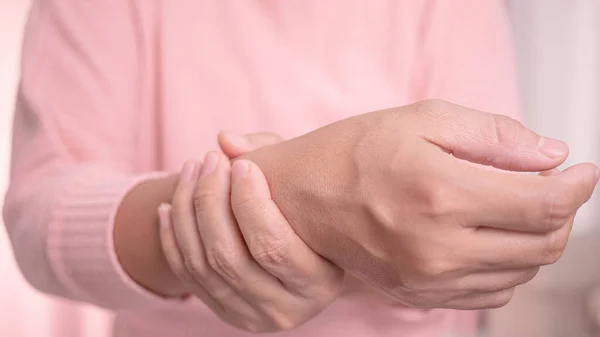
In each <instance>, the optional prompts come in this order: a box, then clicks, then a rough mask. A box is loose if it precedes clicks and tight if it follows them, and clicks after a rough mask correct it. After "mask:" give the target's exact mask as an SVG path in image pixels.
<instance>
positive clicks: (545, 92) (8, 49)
mask: <svg viewBox="0 0 600 337" xmlns="http://www.w3.org/2000/svg"><path fill="white" fill-rule="evenodd" d="M472 1H484V0H472ZM507 4H508V8H509V11H510V17H511V20H512V22H513V26H514V36H515V44H516V48H517V59H518V62H519V72H520V81H521V83H520V84H521V91H522V98H523V107H524V111H525V123H526V124H527V125H528V126H529V127H531V128H533V129H534V130H536V131H538V132H540V133H542V134H544V135H547V136H550V137H555V138H559V139H563V140H565V141H566V142H567V143H568V144H569V145H570V148H571V155H570V157H569V161H568V162H567V163H566V164H567V165H568V164H570V163H574V162H581V161H592V162H595V163H596V164H600V135H599V132H600V1H598V0H510V1H508V2H507ZM28 6H29V4H28V1H25V0H1V1H0V191H4V190H5V189H6V187H7V181H8V167H9V157H10V134H11V133H10V125H11V122H12V108H13V104H14V96H15V95H14V94H15V88H16V84H17V80H18V66H19V52H20V38H21V33H22V28H23V25H24V22H25V18H26V14H27V10H28ZM599 194H600V193H596V195H595V196H594V197H593V198H592V200H591V201H590V202H589V203H588V204H587V205H586V206H585V208H584V209H582V210H581V211H580V212H579V214H578V217H577V221H576V225H575V230H574V233H573V237H572V239H571V241H570V243H569V246H568V248H567V251H566V252H565V255H564V256H563V258H562V259H561V261H560V262H559V263H557V264H556V265H553V266H551V267H547V268H544V269H542V271H541V272H540V274H539V275H538V277H536V279H534V281H533V282H531V283H530V284H528V285H526V286H523V287H521V288H519V289H518V290H517V292H516V295H515V298H514V299H513V301H512V302H511V303H510V304H509V305H508V306H506V307H504V308H502V309H498V310H493V311H490V312H489V313H488V314H487V316H486V317H487V318H486V325H487V329H488V331H489V335H490V336H492V337H517V336H518V337H521V336H523V337H533V336H535V337H592V336H600V329H598V327H600V318H598V321H596V319H595V317H594V315H590V311H589V310H587V309H586V308H587V307H588V306H589V305H590V304H594V303H591V302H592V298H591V296H590V294H591V292H592V290H594V288H595V287H596V286H598V287H600V262H598V258H599V257H600V196H599ZM0 202H1V200H0ZM0 221H1V220H0ZM0 227H1V229H0V275H1V277H0V336H1V337H9V336H10V337H30V336H47V337H71V336H72V337H75V336H77V337H108V336H110V334H109V332H110V321H111V316H110V315H109V314H107V313H104V312H102V311H100V310H98V309H95V308H91V307H89V306H80V305H74V304H70V303H66V302H63V301H58V300H54V299H50V298H48V297H46V296H43V295H40V294H38V293H37V292H35V291H34V290H32V289H31V288H30V287H29V286H28V285H27V284H26V283H25V281H24V280H23V279H22V277H21V275H20V273H19V271H18V269H17V267H16V265H15V263H14V261H13V258H12V253H11V248H10V244H9V242H8V238H7V236H6V232H5V230H4V227H3V226H0ZM598 304H599V305H600V303H598ZM32 317H35V321H32V320H31V318H32Z"/></svg>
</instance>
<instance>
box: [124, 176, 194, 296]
mask: <svg viewBox="0 0 600 337" xmlns="http://www.w3.org/2000/svg"><path fill="white" fill-rule="evenodd" d="M177 180H178V175H171V176H167V177H163V178H158V179H153V180H148V181H145V182H142V183H140V184H139V185H137V186H135V187H134V188H133V189H132V190H131V191H130V192H129V193H128V194H127V195H126V196H125V198H124V199H123V201H122V202H121V205H120V207H119V210H118V212H117V215H116V217H115V224H114V233H113V235H114V245H115V246H114V249H115V252H116V255H117V258H118V261H119V263H120V264H121V267H122V268H123V270H124V271H125V272H126V273H127V275H128V276H129V277H130V278H131V279H132V280H133V281H135V282H136V283H137V284H139V285H140V286H142V287H143V288H145V289H147V290H148V291H151V292H153V293H155V294H158V295H161V296H166V297H172V296H180V295H182V294H184V293H186V290H185V288H184V286H183V284H182V282H181V281H180V280H179V279H178V278H177V276H176V275H175V274H174V273H173V271H172V270H171V268H170V267H169V265H168V263H167V261H166V258H165V256H164V254H163V250H162V246H161V243H160V232H159V221H158V211H157V210H158V206H159V205H160V204H161V203H170V202H171V199H172V196H173V193H174V191H175V187H176V185H177Z"/></svg>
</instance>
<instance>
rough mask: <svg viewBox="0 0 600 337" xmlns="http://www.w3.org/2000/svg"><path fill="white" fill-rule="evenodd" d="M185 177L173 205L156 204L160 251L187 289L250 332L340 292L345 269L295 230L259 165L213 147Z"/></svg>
mask: <svg viewBox="0 0 600 337" xmlns="http://www.w3.org/2000/svg"><path fill="white" fill-rule="evenodd" d="M230 176H231V179H230ZM180 177H181V179H180V182H179V184H178V186H177V189H176V191H175V195H174V197H173V206H172V211H171V207H170V206H169V205H166V204H163V205H162V206H161V207H160V208H159V214H160V219H161V223H162V224H163V226H162V227H161V241H162V247H163V251H164V253H165V256H166V257H167V261H168V262H169V265H170V267H171V268H172V270H173V271H174V272H175V274H176V275H177V276H178V277H179V278H180V279H181V280H182V283H184V284H185V285H186V286H187V288H188V289H189V290H188V291H189V293H190V294H193V295H195V296H197V297H198V298H200V299H202V300H203V301H204V302H205V303H206V304H207V305H208V306H209V307H210V308H211V309H212V310H213V312H215V313H216V314H217V315H218V316H219V317H220V318H221V319H222V320H224V321H225V322H228V323H230V324H231V325H233V326H236V327H238V328H241V329H244V330H247V331H252V332H274V331H280V330H287V329H291V328H294V327H297V326H299V325H301V324H302V323H304V322H306V321H307V320H309V319H310V318H312V317H314V316H315V315H316V314H318V313H319V312H321V311H322V310H323V309H324V308H326V307H327V306H328V305H329V304H331V303H332V302H333V301H334V300H335V299H336V298H337V296H338V295H339V294H340V292H341V290H342V286H343V282H344V272H343V271H342V270H341V269H340V268H339V267H337V266H335V265H334V264H332V263H330V262H329V261H327V260H325V259H323V258H322V257H321V256H319V255H318V254H316V253H315V252H313V251H312V250H311V249H310V248H309V247H308V246H307V245H306V244H305V243H304V241H302V239H300V237H298V235H297V234H296V233H295V232H294V230H293V229H292V228H291V227H290V225H289V224H288V223H287V221H286V220H285V218H284V217H283V215H282V214H281V213H280V212H279V209H278V208H277V206H276V205H275V203H273V201H272V200H271V196H270V191H269V186H268V185H267V182H266V179H265V177H264V175H263V174H262V172H261V171H260V169H259V168H258V167H257V166H256V165H255V164H253V163H251V162H248V161H237V162H236V163H235V164H234V165H233V168H232V166H231V164H230V162H229V159H228V158H227V157H226V156H224V155H223V154H219V153H217V152H210V153H208V154H207V156H206V158H205V160H204V164H203V165H202V166H201V168H200V165H199V163H198V162H195V161H189V162H188V163H186V165H184V168H183V170H182V174H181V175H180ZM200 196H202V197H200ZM198 200H202V202H200V203H199V202H198ZM194 201H196V202H194ZM236 219H237V220H236ZM281 247H286V248H287V249H289V250H282V249H281ZM292 251H293V254H292V253H291V252H292ZM232 261H234V262H233V263H232Z"/></svg>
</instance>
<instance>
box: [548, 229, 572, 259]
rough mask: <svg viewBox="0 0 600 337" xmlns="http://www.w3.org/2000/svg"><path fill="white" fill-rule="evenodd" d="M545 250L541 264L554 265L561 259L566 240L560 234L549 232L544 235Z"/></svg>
mask: <svg viewBox="0 0 600 337" xmlns="http://www.w3.org/2000/svg"><path fill="white" fill-rule="evenodd" d="M546 241H547V243H546V248H545V251H544V253H543V259H542V262H543V264H554V263H556V262H558V260H559V259H560V258H561V256H562V254H563V251H564V249H565V247H566V245H567V238H565V237H563V235H561V233H560V232H551V233H548V234H547V235H546Z"/></svg>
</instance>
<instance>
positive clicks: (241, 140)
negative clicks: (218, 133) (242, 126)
mask: <svg viewBox="0 0 600 337" xmlns="http://www.w3.org/2000/svg"><path fill="white" fill-rule="evenodd" d="M224 135H225V137H226V138H227V139H229V141H230V142H231V143H232V144H233V145H234V146H235V147H241V148H244V149H247V148H251V147H253V146H252V143H251V142H250V139H248V137H246V136H245V135H242V134H239V133H235V132H224Z"/></svg>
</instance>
